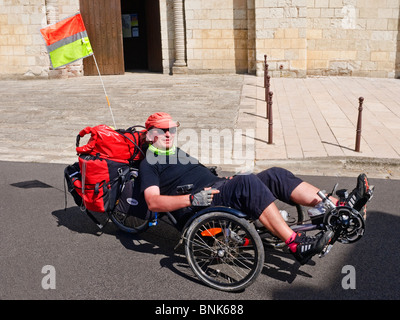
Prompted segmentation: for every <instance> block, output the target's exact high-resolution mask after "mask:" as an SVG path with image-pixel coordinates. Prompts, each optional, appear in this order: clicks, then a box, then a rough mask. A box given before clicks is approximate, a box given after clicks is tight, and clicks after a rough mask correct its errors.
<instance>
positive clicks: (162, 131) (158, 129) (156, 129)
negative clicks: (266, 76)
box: [151, 127, 176, 134]
mask: <svg viewBox="0 0 400 320" xmlns="http://www.w3.org/2000/svg"><path fill="white" fill-rule="evenodd" d="M151 130H154V132H156V133H157V134H165V133H167V131H169V133H171V134H174V133H176V127H172V128H166V129H161V128H153V129H151Z"/></svg>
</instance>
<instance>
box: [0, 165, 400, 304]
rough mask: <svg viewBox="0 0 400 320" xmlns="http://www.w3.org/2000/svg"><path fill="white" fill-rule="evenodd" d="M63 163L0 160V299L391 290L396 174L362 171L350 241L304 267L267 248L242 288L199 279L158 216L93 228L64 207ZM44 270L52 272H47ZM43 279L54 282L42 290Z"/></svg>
mask: <svg viewBox="0 0 400 320" xmlns="http://www.w3.org/2000/svg"><path fill="white" fill-rule="evenodd" d="M65 166H66V165H61V164H36V163H14V162H0V172H1V180H0V195H1V203H0V205H1V210H0V218H1V224H0V299H5V300H15V299H23V300H33V299H35V300H37V299H38V300H49V299H52V300H59V299H61V300H72V299H74V300H86V299H94V300H97V299H112V300H115V299H128V300H160V301H161V300H175V301H177V300H199V299H200V300H214V301H215V300H220V299H221V300H238V301H240V300H270V299H340V300H349V299H350V300H351V299H357V300H358V299H399V298H400V290H399V288H400V280H399V276H398V272H399V267H398V266H399V265H400V255H399V254H398V252H399V250H398V245H399V240H400V239H399V230H400V212H399V208H400V197H399V190H400V181H399V180H381V179H370V183H371V184H374V185H375V186H376V192H375V196H374V198H373V200H372V201H371V203H370V204H369V205H368V209H369V211H368V219H367V231H366V234H365V236H364V237H363V238H362V239H361V240H360V241H359V242H357V243H355V244H352V245H344V244H337V245H335V246H334V247H333V249H332V250H331V252H330V253H329V255H328V256H326V257H324V258H323V259H319V258H317V257H315V258H313V260H312V261H311V262H309V263H308V264H307V265H304V266H299V265H298V264H297V263H295V262H294V260H293V259H292V257H291V256H290V255H287V254H281V253H277V252H274V251H271V250H270V249H267V252H266V261H265V266H264V269H263V271H262V273H261V275H260V276H259V277H258V278H257V280H256V282H255V283H254V284H253V285H252V286H250V287H249V288H247V289H246V290H245V291H244V292H240V293H224V292H219V291H216V290H213V289H211V288H208V287H206V286H204V285H203V284H202V283H200V282H199V281H198V280H197V279H196V278H195V277H194V275H193V273H192V271H191V270H190V268H189V266H188V264H187V262H186V258H185V257H184V255H182V252H183V251H181V252H178V253H174V246H175V244H176V243H177V241H178V239H179V234H178V233H177V232H176V231H175V229H173V228H172V227H171V226H169V225H167V224H166V223H163V222H161V223H160V224H159V225H158V226H157V227H152V228H150V229H149V230H148V231H146V233H144V234H142V235H140V236H132V235H128V234H124V233H123V232H121V231H119V230H118V229H117V228H116V227H115V226H114V225H112V224H111V223H109V224H107V226H106V227H105V229H104V231H103V232H102V233H101V232H99V230H98V229H97V227H96V226H95V225H94V224H93V223H92V222H91V220H89V218H88V217H87V216H86V215H85V214H84V213H82V212H81V211H80V209H79V208H78V207H77V206H75V204H74V202H73V199H72V197H71V196H70V195H67V200H68V201H67V206H66V210H65V209H64V208H65V195H64V181H63V170H64V167H65ZM303 178H304V179H305V180H307V181H310V182H312V183H314V184H315V185H318V186H319V187H320V188H323V189H327V190H330V189H331V188H332V186H333V185H334V183H335V182H339V183H340V187H342V188H353V187H354V185H355V179H354V178H345V177H340V178H336V177H309V176H307V177H303ZM46 266H51V267H50V268H52V269H51V270H50V269H46V268H49V267H46ZM345 266H351V267H353V270H354V272H355V280H356V281H355V288H354V289H353V288H350V289H344V288H343V286H342V282H343V278H344V277H345V276H346V271H345V270H347V269H346V267H345ZM49 270H50V271H49ZM50 275H51V276H52V275H54V278H51V279H50V280H48V279H49V278H48V277H49V276H50ZM53 280H55V281H53ZM46 283H47V284H51V285H54V286H55V288H52V287H51V286H50V288H48V289H44V287H46Z"/></svg>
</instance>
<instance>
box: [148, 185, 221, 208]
mask: <svg viewBox="0 0 400 320" xmlns="http://www.w3.org/2000/svg"><path fill="white" fill-rule="evenodd" d="M216 193H219V190H216V189H211V188H205V190H203V191H200V192H198V193H196V194H194V195H193V194H184V195H176V196H164V195H161V194H160V188H159V187H158V186H150V187H148V188H146V189H145V190H144V198H145V200H146V203H147V207H148V208H149V210H150V211H156V212H166V211H175V210H178V209H182V208H186V207H189V206H200V207H201V206H209V205H210V204H211V201H212V198H213V195H214V194H216Z"/></svg>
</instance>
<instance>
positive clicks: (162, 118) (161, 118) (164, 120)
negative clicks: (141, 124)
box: [145, 112, 179, 130]
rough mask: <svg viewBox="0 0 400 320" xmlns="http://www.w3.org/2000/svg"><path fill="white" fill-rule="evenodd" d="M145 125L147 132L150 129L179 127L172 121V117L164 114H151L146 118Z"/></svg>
mask: <svg viewBox="0 0 400 320" xmlns="http://www.w3.org/2000/svg"><path fill="white" fill-rule="evenodd" d="M145 125H146V129H147V130H149V129H150V128H160V129H168V128H173V127H179V123H178V122H176V121H174V120H172V117H171V116H170V115H169V114H168V113H166V112H156V113H153V114H152V115H151V116H150V117H148V118H147V120H146V123H145Z"/></svg>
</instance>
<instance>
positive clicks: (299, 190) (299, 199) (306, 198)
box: [290, 182, 321, 207]
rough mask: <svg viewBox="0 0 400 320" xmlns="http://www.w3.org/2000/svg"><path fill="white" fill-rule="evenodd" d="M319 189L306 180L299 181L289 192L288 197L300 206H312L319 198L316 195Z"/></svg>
mask: <svg viewBox="0 0 400 320" xmlns="http://www.w3.org/2000/svg"><path fill="white" fill-rule="evenodd" d="M318 191H319V189H318V188H317V187H314V186H313V185H311V184H309V183H308V182H302V183H300V184H299V185H298V186H297V187H296V188H295V189H294V190H293V191H292V193H291V195H290V199H291V200H292V201H293V202H295V203H298V204H300V205H302V206H307V207H314V206H315V205H317V204H318V203H319V202H321V198H320V197H319V196H318V195H317V192H318Z"/></svg>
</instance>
